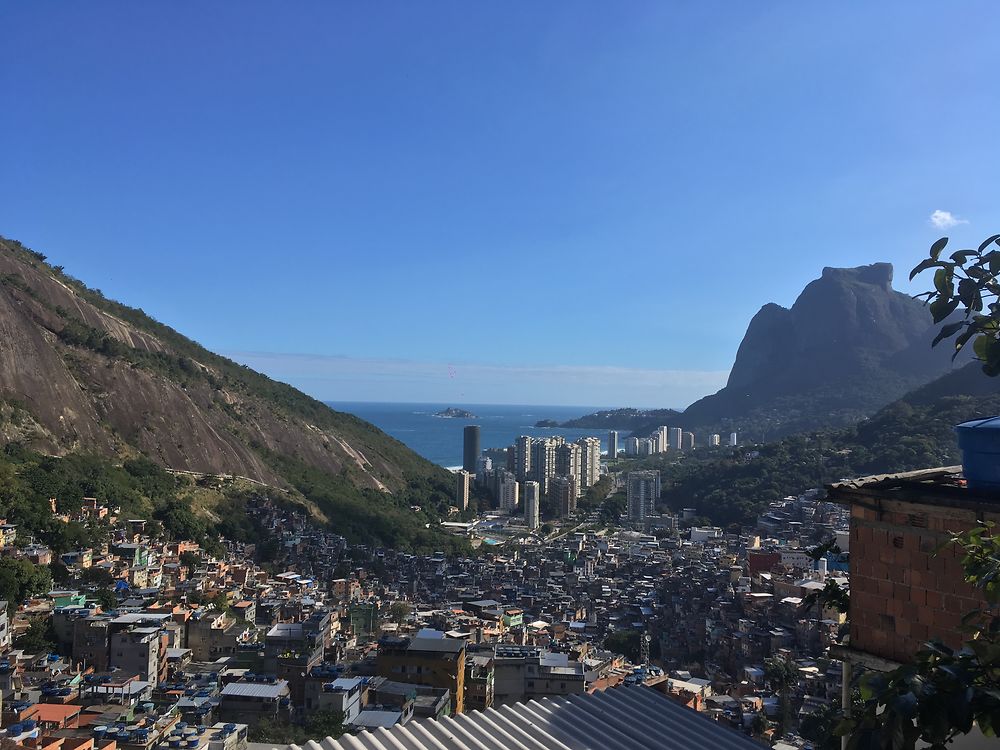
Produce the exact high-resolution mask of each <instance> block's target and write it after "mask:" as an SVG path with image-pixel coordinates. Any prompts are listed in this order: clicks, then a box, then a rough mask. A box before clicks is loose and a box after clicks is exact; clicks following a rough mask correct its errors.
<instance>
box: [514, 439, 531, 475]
mask: <svg viewBox="0 0 1000 750" xmlns="http://www.w3.org/2000/svg"><path fill="white" fill-rule="evenodd" d="M533 442H534V441H533V440H532V439H531V437H530V436H528V435H521V437H519V438H518V439H517V440H516V441H515V443H514V450H513V451H512V452H513V454H514V476H516V477H517V481H519V482H523V481H524V480H525V479H529V478H530V477H531V447H532V444H533Z"/></svg>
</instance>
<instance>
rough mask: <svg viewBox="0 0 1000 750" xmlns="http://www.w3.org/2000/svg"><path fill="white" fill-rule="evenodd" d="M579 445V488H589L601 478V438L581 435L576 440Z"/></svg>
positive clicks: (583, 489)
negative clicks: (581, 436)
mask: <svg viewBox="0 0 1000 750" xmlns="http://www.w3.org/2000/svg"><path fill="white" fill-rule="evenodd" d="M576 444H577V445H579V446H580V489H581V492H582V491H585V490H588V489H590V488H591V487H593V486H594V485H595V484H597V480H598V479H600V478H601V439H600V438H596V437H583V438H580V439H579V440H577V441H576Z"/></svg>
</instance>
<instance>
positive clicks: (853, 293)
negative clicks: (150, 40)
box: [684, 263, 966, 437]
mask: <svg viewBox="0 0 1000 750" xmlns="http://www.w3.org/2000/svg"><path fill="white" fill-rule="evenodd" d="M934 331H935V328H934V326H933V325H932V321H931V316H930V313H929V312H928V310H927V308H926V306H925V305H924V304H923V303H922V302H920V301H917V300H914V299H913V298H911V297H909V296H908V295H906V294H903V293H901V292H897V291H895V290H893V288H892V266H891V265H890V264H888V263H875V264H873V265H870V266H861V267H858V268H824V269H823V274H822V276H821V277H820V278H819V279H816V280H815V281H813V282H811V283H810V284H808V285H807V286H806V288H805V289H804V290H803V291H802V293H801V295H799V298H798V299H797V300H796V301H795V304H793V305H792V307H791V308H788V309H786V308H784V307H781V306H779V305H775V304H767V305H765V306H764V307H762V308H761V310H760V311H759V312H758V313H757V314H756V315H755V316H754V317H753V319H752V320H751V321H750V325H749V327H748V329H747V332H746V335H745V337H744V339H743V342H742V343H741V344H740V348H739V351H738V352H737V355H736V362H735V363H734V365H733V369H732V372H731V374H730V376H729V381H728V383H727V385H726V387H725V388H723V389H722V390H721V391H719V392H718V393H716V394H714V395H712V396H707V397H705V398H703V399H701V400H700V401H697V402H695V403H694V404H692V405H691V406H690V407H689V408H688V409H687V410H686V411H685V412H684V421H685V423H686V424H688V425H690V426H691V427H695V426H702V425H727V426H730V427H732V428H733V429H749V430H754V431H755V432H756V431H760V433H761V434H763V435H764V436H765V437H776V436H778V435H780V434H788V433H790V432H794V431H799V430H804V429H814V428H818V427H826V426H836V425H838V424H844V423H848V422H852V421H856V420H857V419H860V418H862V417H865V416H867V415H869V414H871V413H873V412H874V411H876V410H877V409H879V408H880V407H882V406H884V405H885V404H887V403H889V402H890V401H893V400H894V399H897V398H899V397H900V396H902V395H903V394H904V393H906V392H907V391H909V390H911V389H913V388H916V387H919V386H921V385H923V384H925V383H928V382H930V381H931V380H933V379H934V378H936V377H939V376H941V375H943V374H944V373H946V372H948V371H949V370H950V369H951V368H952V362H951V351H949V350H948V348H947V347H940V348H938V349H933V350H932V349H931V346H930V343H931V341H932V339H933V337H934ZM965 361H966V360H964V359H963V363H964V362H965ZM959 364H961V363H959ZM751 437H758V436H756V435H751Z"/></svg>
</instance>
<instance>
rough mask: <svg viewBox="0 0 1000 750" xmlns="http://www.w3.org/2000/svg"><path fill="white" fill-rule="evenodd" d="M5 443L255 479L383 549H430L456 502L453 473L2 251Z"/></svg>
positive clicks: (20, 250) (18, 248) (33, 257)
mask: <svg viewBox="0 0 1000 750" xmlns="http://www.w3.org/2000/svg"><path fill="white" fill-rule="evenodd" d="M0 442H3V443H15V444H17V445H20V446H23V447H24V448H27V449H29V450H33V451H39V452H41V453H44V454H52V455H56V456H62V455H67V454H79V453H85V454H95V455H99V456H104V457H106V458H108V459H111V460H114V461H124V460H128V459H134V458H137V457H140V456H143V457H147V458H149V459H151V460H152V461H154V462H156V463H157V464H159V465H161V466H165V467H169V468H171V469H180V470H187V471H192V472H199V473H208V474H232V475H238V476H244V477H248V478H250V479H253V480H258V481H261V482H264V483H267V484H270V485H274V486H277V487H283V488H289V489H292V490H294V491H298V492H300V493H302V495H304V496H305V497H308V498H313V499H315V500H316V504H317V507H318V508H319V509H320V510H321V512H322V513H323V514H324V515H325V516H326V517H327V518H328V520H329V521H330V522H331V523H332V524H333V525H334V527H339V528H342V529H344V530H345V531H346V533H348V534H349V535H355V536H362V537H366V538H370V539H373V540H381V541H385V542H392V541H396V539H397V537H399V536H402V537H405V538H415V537H416V536H418V535H419V536H424V535H423V534H422V532H421V533H420V534H417V533H416V532H413V533H410V532H411V531H413V529H418V528H419V529H421V530H422V529H424V526H425V524H426V523H427V522H428V521H429V520H433V519H435V518H436V517H438V516H439V515H440V514H441V513H443V512H445V509H446V507H447V505H448V504H449V500H450V495H451V479H450V475H449V474H448V473H447V472H446V471H444V470H443V469H441V468H439V467H437V466H435V465H433V464H431V463H430V462H428V461H425V460H424V459H422V458H420V457H419V456H417V455H416V454H415V453H413V452H412V451H411V450H410V449H408V448H407V447H406V446H404V445H403V444H402V443H400V442H399V441H397V440H395V439H393V438H391V437H389V436H388V435H386V434H385V433H383V432H381V431H380V430H378V429H377V428H376V427H374V426H373V425H371V424H369V423H367V422H364V421H363V420H361V419H358V418H357V417H354V416H352V415H349V414H343V413H340V412H336V411H333V410H332V409H330V408H329V407H327V406H326V405H325V404H323V403H321V402H319V401H317V400H315V399H312V398H310V397H309V396H306V395H305V394H304V393H301V392H300V391H297V390H296V389H294V388H292V387H290V386H288V385H285V384H283V383H279V382H276V381H274V380H271V379H270V378H268V377H266V376H265V375H262V374H260V373H257V372H254V371H253V370H250V369H249V368H247V367H244V366H241V365H239V364H237V363H235V362H232V361H231V360H228V359H226V358H224V357H221V356H219V355H216V354H213V353H212V352H210V351H208V350H206V349H205V348H204V347H202V346H200V345H198V344H197V343H195V342H194V341H191V340H190V339H187V338H185V337H184V336H182V335H181V334H179V333H177V332H176V331H174V330H173V329H171V328H169V327H168V326H166V325H163V324H162V323H159V322H157V321H155V320H153V319H152V318H150V317H149V316H147V315H146V314H145V313H143V312H142V310H139V309H134V308H130V307H127V306H125V305H122V304H120V303H118V302H114V301H112V300H108V299H106V298H105V297H104V296H103V295H102V294H101V293H100V292H98V291H96V290H92V289H88V288H87V287H86V286H85V285H84V284H83V283H81V282H80V281H78V280H76V279H73V278H72V277H70V276H68V275H67V274H65V273H64V272H63V270H62V269H61V268H60V267H58V266H51V265H49V264H48V263H47V262H46V260H45V257H44V256H43V255H41V254H40V253H36V252H33V251H31V250H28V249H27V248H25V247H23V246H22V245H20V243H17V242H15V241H12V240H5V239H0ZM414 503H415V504H419V505H421V511H420V512H413V511H411V510H410V509H409V506H410V504H414ZM409 527H413V529H410V528H409Z"/></svg>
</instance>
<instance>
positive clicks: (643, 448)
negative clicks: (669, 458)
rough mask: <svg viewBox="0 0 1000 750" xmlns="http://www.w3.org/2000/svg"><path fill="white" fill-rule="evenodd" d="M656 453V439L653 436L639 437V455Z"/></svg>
mask: <svg viewBox="0 0 1000 750" xmlns="http://www.w3.org/2000/svg"><path fill="white" fill-rule="evenodd" d="M654 453H656V441H655V440H653V438H639V453H638V455H640V456H652V455H653V454H654Z"/></svg>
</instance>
